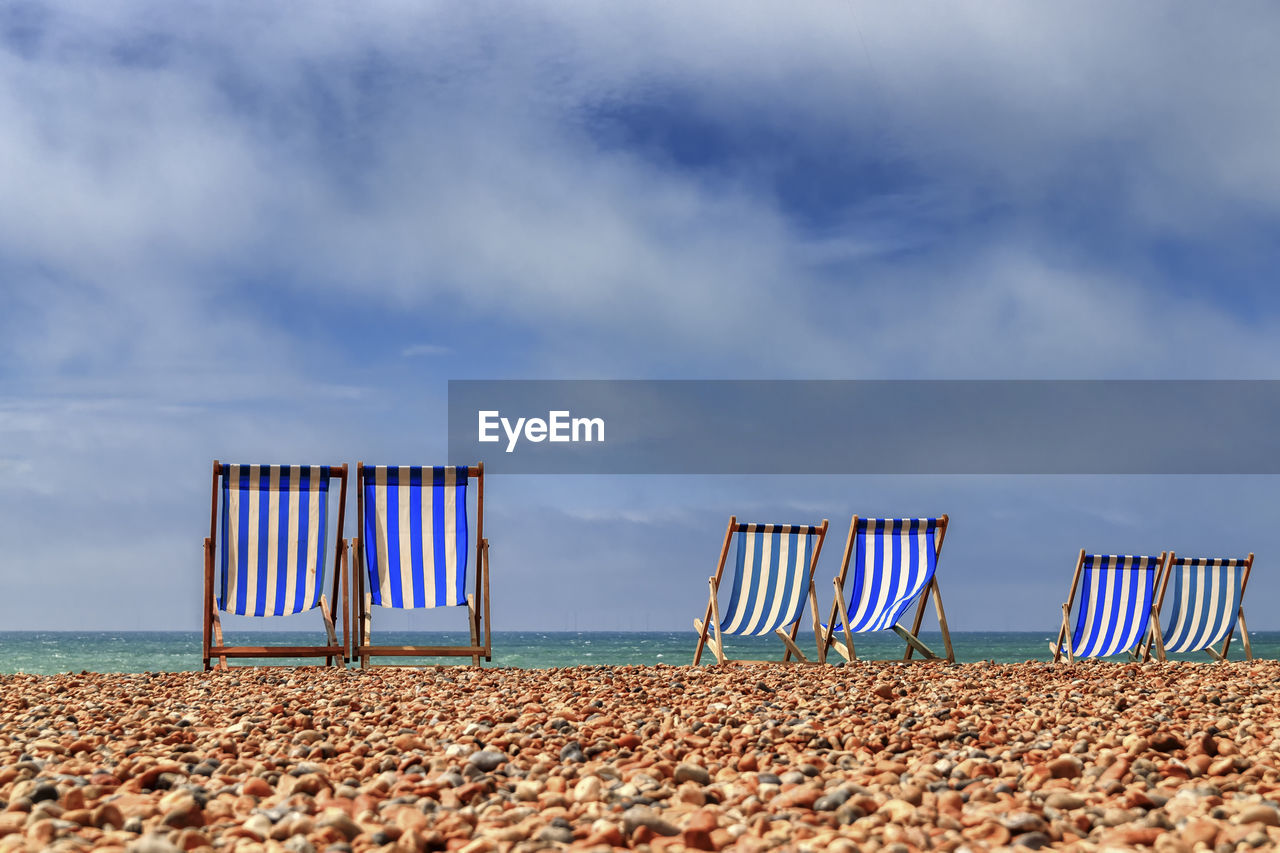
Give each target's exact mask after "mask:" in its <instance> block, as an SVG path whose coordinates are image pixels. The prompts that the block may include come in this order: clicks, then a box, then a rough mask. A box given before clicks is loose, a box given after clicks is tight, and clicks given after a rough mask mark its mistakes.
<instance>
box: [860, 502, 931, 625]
mask: <svg viewBox="0 0 1280 853" xmlns="http://www.w3.org/2000/svg"><path fill="white" fill-rule="evenodd" d="M855 527H856V530H855V532H854V543H853V545H854V547H853V560H852V563H851V566H852V570H853V582H852V587H851V590H852V591H851V593H850V595H849V602H850V603H849V630H850V631H852V632H854V633H862V632H865V631H881V630H884V629H886V628H892V627H893V626H894V625H895V624H897V622H898V619H899V618H900V617H901V616H902V613H903V611H904V610H906V609H907V607H908V606H910V604H911V602H912V601H913V600H915V597H916V596H917V595H919V594H920V591H921V590H923V589H924V588H925V586H926V585H927V584H928V583H929V581H930V580H931V579H932V578H933V573H934V572H935V571H936V570H937V568H938V532H939V528H940V527H942V528H944V529H945V524H941V523H940V520H939V519H937V518H859V519H857V522H856V524H855ZM846 558H847V556H846Z"/></svg>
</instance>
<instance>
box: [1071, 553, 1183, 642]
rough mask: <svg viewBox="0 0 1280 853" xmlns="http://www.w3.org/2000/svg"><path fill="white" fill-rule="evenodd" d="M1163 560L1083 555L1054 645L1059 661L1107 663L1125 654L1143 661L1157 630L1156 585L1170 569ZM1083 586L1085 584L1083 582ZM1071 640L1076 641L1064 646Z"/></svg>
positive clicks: (1124, 556)
mask: <svg viewBox="0 0 1280 853" xmlns="http://www.w3.org/2000/svg"><path fill="white" fill-rule="evenodd" d="M1164 559H1165V555H1164V552H1161V553H1160V556H1159V557H1141V556H1129V555H1123V554H1086V553H1085V552H1084V551H1083V550H1081V551H1080V556H1079V557H1078V558H1077V559H1076V570H1075V573H1074V574H1073V575H1072V577H1071V592H1070V593H1069V594H1068V595H1067V600H1066V602H1065V603H1064V604H1063V605H1062V625H1061V627H1060V628H1059V629H1058V640H1057V642H1056V643H1050V644H1049V651H1051V652H1052V653H1053V662H1054V663H1057V662H1058V661H1060V660H1061V659H1062V655H1063V653H1064V652H1065V653H1066V655H1067V658H1068V659H1069V660H1070V661H1071V662H1072V663H1075V661H1076V658H1102V657H1108V656H1110V655H1115V654H1119V653H1121V652H1126V653H1128V655H1129V657H1130V658H1131V659H1135V660H1136V659H1137V658H1138V657H1139V655H1138V654H1137V653H1138V651H1139V647H1140V645H1141V643H1142V641H1143V640H1144V638H1145V637H1146V635H1147V632H1148V631H1153V630H1156V628H1155V620H1154V618H1153V607H1152V604H1153V601H1154V599H1155V595H1154V593H1155V581H1156V575H1158V574H1159V572H1160V569H1161V566H1162V565H1163V564H1164ZM1081 581H1083V584H1082V583H1081ZM1077 589H1079V590H1080V606H1079V607H1078V608H1077V610H1076V624H1075V628H1074V629H1071V628H1070V624H1071V620H1070V614H1071V604H1072V602H1073V601H1075V597H1076V590H1077ZM1068 634H1069V635H1070V642H1066V643H1065V645H1064V641H1065V640H1066V639H1067V637H1068Z"/></svg>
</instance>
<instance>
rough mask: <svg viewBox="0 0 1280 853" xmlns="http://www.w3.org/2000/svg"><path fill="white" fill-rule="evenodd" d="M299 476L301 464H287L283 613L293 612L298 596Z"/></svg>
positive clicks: (301, 508)
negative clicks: (287, 489)
mask: <svg viewBox="0 0 1280 853" xmlns="http://www.w3.org/2000/svg"><path fill="white" fill-rule="evenodd" d="M301 476H302V466H301V465H290V466H289V529H288V530H287V531H285V536H286V537H288V543H287V547H288V553H287V554H286V559H287V560H288V561H289V565H288V566H286V567H285V573H284V612H285V613H292V612H293V608H294V604H295V600H296V599H297V596H298V570H299V569H300V568H303V567H301V566H299V565H298V519H299V518H300V517H301V516H302V510H303V509H304V507H302V506H300V505H299V501H300V500H301V497H302V489H301V485H302V484H301V483H299V482H298V478H299V477H301ZM303 584H304V586H303V588H304V589H305V588H306V586H305V584H306V579H305V578H304V579H303ZM305 603H306V602H304V604H305Z"/></svg>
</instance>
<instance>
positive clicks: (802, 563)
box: [693, 517, 827, 664]
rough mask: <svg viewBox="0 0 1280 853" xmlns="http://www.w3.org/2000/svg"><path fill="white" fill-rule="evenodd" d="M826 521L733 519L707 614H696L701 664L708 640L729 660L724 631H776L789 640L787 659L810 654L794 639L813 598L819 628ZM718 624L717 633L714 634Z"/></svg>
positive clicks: (740, 633)
mask: <svg viewBox="0 0 1280 853" xmlns="http://www.w3.org/2000/svg"><path fill="white" fill-rule="evenodd" d="M826 532H827V522H826V521H823V522H822V524H820V525H818V524H751V523H739V521H738V520H737V518H736V517H731V518H730V519H729V527H728V529H727V530H726V531H725V538H724V545H723V547H722V548H721V549H720V562H719V564H718V565H717V566H716V573H715V575H714V576H713V577H711V578H710V579H709V584H710V588H711V596H710V598H709V600H708V601H707V611H706V614H705V615H704V617H703V618H702V619H694V620H693V627H694V630H695V631H697V632H698V645H697V648H696V649H695V650H694V653H693V662H694V664H697V663H698V661H699V660H701V657H702V649H703V647H704V646H708V647H710V648H711V650H712V652H713V653H714V654H715V656H716V660H717V661H719V662H720V663H724V662H725V661H726V660H728V658H727V657H726V655H725V652H724V645H723V641H722V635H724V634H731V635H736V636H752V637H758V636H763V635H766V634H770V633H772V634H776V635H777V636H778V637H779V638H781V639H782V642H783V644H784V645H785V646H786V654H785V655H784V656H783V660H789V659H790V658H791V656H792V655H795V656H796V658H797V659H798V660H807V658H806V657H805V656H804V654H802V653H801V651H800V649H799V647H797V646H796V644H795V637H796V633H797V631H798V630H799V628H800V617H801V615H802V614H803V612H804V607H805V602H806V601H808V603H809V606H810V609H811V611H812V613H813V616H814V627H815V631H816V628H817V600H816V598H815V597H814V591H813V570H814V567H815V566H816V565H817V562H818V555H819V554H820V553H821V552H822V542H823V540H824V538H825V537H826ZM735 538H736V540H737V552H736V556H735V558H734V563H733V565H734V571H733V583H732V586H731V588H730V591H729V601H728V604H727V605H726V606H725V607H724V609H723V610H722V609H721V608H720V602H719V598H718V596H719V592H720V588H721V582H722V579H723V576H724V569H725V564H726V560H727V558H728V554H729V547H730V545H731V543H732V542H733V540H734V539H735ZM713 629H714V635H713Z"/></svg>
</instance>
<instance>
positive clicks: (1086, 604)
mask: <svg viewBox="0 0 1280 853" xmlns="http://www.w3.org/2000/svg"><path fill="white" fill-rule="evenodd" d="M1096 571H1097V570H1096V569H1094V568H1093V565H1092V561H1091V560H1088V559H1086V560H1085V569H1084V575H1083V576H1082V577H1081V578H1080V580H1081V581H1082V583H1081V584H1080V587H1081V588H1080V609H1079V610H1078V611H1076V629H1075V631H1073V632H1072V635H1071V648H1073V649H1076V650H1077V653H1079V652H1080V651H1082V650H1084V649H1085V648H1086V647H1088V648H1092V647H1093V643H1092V642H1090V641H1089V638H1088V637H1085V635H1084V626H1085V621H1086V620H1087V618H1088V617H1087V614H1088V613H1090V612H1091V611H1092V610H1093V576H1094V574H1095V573H1096Z"/></svg>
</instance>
